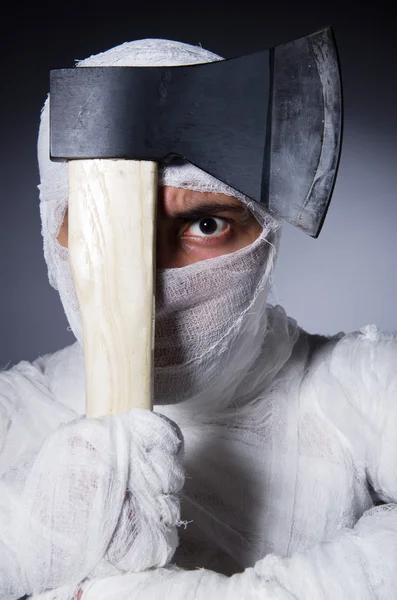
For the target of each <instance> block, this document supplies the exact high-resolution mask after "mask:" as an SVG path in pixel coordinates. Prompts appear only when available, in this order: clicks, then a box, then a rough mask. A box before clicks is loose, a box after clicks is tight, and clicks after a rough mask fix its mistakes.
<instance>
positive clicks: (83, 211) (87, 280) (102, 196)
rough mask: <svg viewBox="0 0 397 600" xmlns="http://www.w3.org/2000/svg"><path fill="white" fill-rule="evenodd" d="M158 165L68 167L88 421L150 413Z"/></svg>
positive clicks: (81, 163) (81, 164)
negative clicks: (139, 410) (137, 411)
mask: <svg viewBox="0 0 397 600" xmlns="http://www.w3.org/2000/svg"><path fill="white" fill-rule="evenodd" d="M156 199H157V164H156V163H154V162H149V161H132V160H112V159H105V160H104V159H97V160H72V161H70V162H69V258H70V263H71V268H72V274H73V279H74V283H75V287H76V292H77V297H78V301H79V307H80V314H81V319H82V326H83V341H84V358H85V375H86V402H87V416H88V417H98V416H101V415H106V414H114V413H119V412H125V411H128V410H129V409H131V408H135V407H136V408H138V407H139V408H147V409H150V408H151V407H152V386H153V378H152V370H153V368H152V365H153V338H154V322H153V321H154V319H153V311H154V289H155V288H154V278H155V227H156Z"/></svg>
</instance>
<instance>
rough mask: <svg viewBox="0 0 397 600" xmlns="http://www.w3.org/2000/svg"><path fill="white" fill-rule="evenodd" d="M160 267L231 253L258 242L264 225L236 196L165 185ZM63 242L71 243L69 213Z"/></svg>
mask: <svg viewBox="0 0 397 600" xmlns="http://www.w3.org/2000/svg"><path fill="white" fill-rule="evenodd" d="M157 223H158V226H157V266H158V267H159V268H178V267H185V266H187V265H191V264H194V263H196V262H199V261H201V260H206V259H208V258H215V257H217V256H222V255H223V254H230V253H231V252H235V251H236V250H240V249H241V248H244V247H245V246H248V245H249V244H251V243H252V242H254V241H255V240H256V239H257V237H258V236H259V234H260V232H261V230H262V227H261V225H260V224H259V222H258V221H257V220H256V219H255V217H254V216H253V215H252V213H251V212H250V211H249V210H248V208H247V207H246V206H245V205H244V204H243V203H242V202H240V200H238V199H237V198H234V197H233V196H227V195H226V194H215V193H209V192H199V191H193V190H188V189H180V188H175V187H171V186H164V187H162V188H160V190H159V198H158V217H157ZM58 241H59V243H60V244H61V245H62V246H64V247H65V248H66V247H67V246H68V214H67V212H66V214H65V218H64V220H63V223H62V226H61V229H60V232H59V235H58Z"/></svg>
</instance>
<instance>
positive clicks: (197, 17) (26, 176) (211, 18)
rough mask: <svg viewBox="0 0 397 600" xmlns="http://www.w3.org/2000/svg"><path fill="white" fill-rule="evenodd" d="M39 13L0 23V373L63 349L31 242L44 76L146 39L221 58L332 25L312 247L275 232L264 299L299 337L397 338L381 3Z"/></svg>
mask: <svg viewBox="0 0 397 600" xmlns="http://www.w3.org/2000/svg"><path fill="white" fill-rule="evenodd" d="M257 4H258V6H257ZM259 4H260V7H259ZM272 4H273V5H272ZM49 6H50V5H48V6H47V5H46V4H44V3H43V4H37V3H36V5H35V11H34V12H33V11H32V13H31V14H30V13H28V12H26V11H25V12H22V10H23V8H22V7H23V5H21V4H19V3H18V7H19V14H18V13H17V12H16V11H15V12H14V14H12V10H13V9H12V6H11V7H10V6H9V5H8V10H9V11H11V14H10V13H8V16H7V17H6V16H5V15H6V13H3V15H2V19H1V22H0V30H1V36H0V44H1V56H2V66H1V103H2V107H1V111H0V115H1V121H0V122H1V130H0V131H1V136H0V153H1V162H0V165H1V169H0V190H1V197H0V203H1V204H0V205H1V212H0V276H1V279H0V286H1V295H0V315H1V316H0V367H4V366H6V365H11V364H14V363H16V362H18V361H20V360H22V359H26V360H33V359H35V358H36V357H37V356H38V355H40V354H45V353H47V352H53V351H55V350H57V349H59V348H61V347H63V346H65V345H67V344H69V343H72V342H73V341H74V337H73V335H72V334H71V333H70V332H69V331H68V330H67V326H68V325H67V321H66V318H65V316H64V313H63V309H62V306H61V304H60V301H59V298H58V294H57V292H55V291H54V290H52V288H50V286H49V284H48V281H47V274H46V267H45V263H44V259H43V255H42V242H41V235H40V220H39V209H38V191H37V187H36V186H37V184H38V171H37V164H36V137H37V130H38V122H39V113H40V109H41V106H42V104H43V102H44V100H45V97H46V94H47V91H48V72H49V70H50V69H51V68H58V67H71V66H73V64H74V59H82V58H85V57H86V56H88V55H91V54H96V53H97V52H99V51H102V50H105V49H107V48H109V47H111V46H114V45H116V44H119V43H122V42H123V41H127V40H132V39H137V38H144V37H164V38H170V39H178V40H180V41H184V42H188V43H193V44H202V45H203V46H204V47H207V48H208V49H210V50H212V51H214V52H217V53H219V54H221V55H223V56H225V57H233V56H237V55H240V54H246V53H250V52H255V51H259V50H262V49H264V48H267V47H270V46H274V45H277V44H280V43H283V42H286V41H289V40H291V39H294V38H297V37H300V36H302V35H306V34H308V33H311V32H312V31H315V30H316V29H318V28H320V27H322V26H324V25H332V26H333V27H334V31H335V35H336V38H337V42H338V47H339V53H340V60H341V66H342V73H343V82H344V101H345V129H344V145H343V152H342V159H341V164H340V169H339V176H338V180H337V184H336V187H335V192H334V196H333V200H332V203H331V207H330V210H329V213H328V217H327V220H326V222H325V226H324V228H323V231H322V234H321V236H320V238H319V239H318V240H313V239H311V238H309V237H307V236H305V235H304V234H303V233H300V232H299V231H295V230H294V229H293V228H292V227H291V226H288V225H286V226H285V227H284V233H283V243H282V248H281V253H280V257H279V262H278V266H277V269H276V274H275V291H274V293H273V299H275V300H276V301H278V302H279V303H280V304H282V305H283V306H284V307H285V308H286V310H287V312H288V313H289V314H290V315H291V316H293V317H295V318H296V319H297V320H298V322H299V323H300V324H301V325H302V326H303V327H305V328H306V329H307V330H309V331H310V332H318V333H336V332H338V331H340V330H344V331H350V330H354V329H358V328H360V327H361V326H363V325H365V324H368V323H376V324H377V325H379V326H380V327H381V328H384V329H391V330H396V329H397V268H396V261H397V236H396V227H397V196H396V188H397V110H396V99H397V68H396V58H397V57H396V54H397V53H396V48H397V36H396V31H397V27H396V21H395V20H394V21H393V19H392V16H391V14H392V13H391V12H390V11H389V8H388V6H387V5H386V4H382V3H381V2H378V3H376V4H375V5H374V6H373V7H372V8H371V11H369V10H368V11H367V12H364V9H363V8H360V5H359V4H358V3H349V2H344V3H340V4H339V5H338V4H335V3H333V4H332V6H326V3H324V2H323V3H320V2H318V3H313V2H295V3H292V2H284V1H282V0H277V1H275V2H274V3H270V2H261V3H254V2H242V3H241V4H238V3H232V2H230V3H229V4H228V3H213V4H208V5H206V4H203V3H192V2H185V3H175V2H173V3H163V4H159V3H157V2H156V3H153V2H152V3H150V2H142V3H140V2H135V3H133V2H131V3H130V4H129V6H128V8H126V7H125V6H123V5H120V3H118V2H112V3H109V7H108V10H107V11H105V10H104V9H103V8H101V6H100V5H99V4H97V5H94V6H95V7H91V11H90V10H89V4H88V3H83V2H80V3H76V4H73V3H65V4H62V5H61V6H60V7H59V6H57V13H56V15H55V14H54V13H51V12H50V11H49Z"/></svg>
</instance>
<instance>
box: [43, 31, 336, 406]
mask: <svg viewBox="0 0 397 600" xmlns="http://www.w3.org/2000/svg"><path fill="white" fill-rule="evenodd" d="M341 131H342V99H341V83H340V70H339V62H338V57H337V50H336V44H335V41H334V37H333V33H332V30H331V28H329V27H327V28H325V29H322V30H320V31H317V32H315V33H313V34H311V35H308V36H306V37H303V38H300V39H298V40H295V41H292V42H289V43H286V44H283V45H280V46H277V47H275V48H272V49H270V50H265V51H262V52H257V53H254V54H250V55H246V56H241V57H238V58H232V59H227V60H223V61H218V62H213V63H205V64H198V65H192V66H177V67H79V68H72V69H55V70H52V71H51V73H50V155H51V159H52V160H62V161H64V160H67V161H69V162H68V167H69V257H70V263H71V268H72V273H73V278H74V283H75V287H76V292H77V297H78V301H79V306H80V313H81V318H82V325H83V338H84V356H85V372H86V398H87V416H94V417H95V416H100V415H104V414H112V413H116V412H124V411H128V410H129V409H130V408H132V407H142V408H151V406H152V388H153V340H154V289H155V287H154V280H155V227H156V198H157V165H158V163H159V162H161V161H165V160H170V159H172V158H174V157H178V158H182V159H184V160H187V161H189V162H191V163H192V164H194V165H196V166H197V167H199V168H201V169H202V170H204V171H206V172H208V173H210V174H211V175H213V176H214V177H216V178H217V179H219V180H221V181H223V182H225V183H226V184H228V185H229V186H231V187H232V188H234V189H236V190H238V191H239V192H241V193H243V194H245V195H246V196H248V197H250V198H252V199H253V200H254V201H256V202H260V203H263V204H264V205H265V206H266V208H267V209H268V210H269V211H270V212H272V213H274V214H275V215H277V216H278V217H281V218H282V219H284V220H285V221H287V222H289V223H291V224H292V225H294V226H296V227H298V228H299V229H301V230H303V231H304V232H306V233H307V234H308V235H310V236H312V237H317V236H318V235H319V233H320V230H321V227H322V224H323V222H324V218H325V215H326V212H327V208H328V205H329V202H330V198H331V195H332V191H333V187H334V182H335V177H336V173H337V167H338V163H339V157H340V147H341Z"/></svg>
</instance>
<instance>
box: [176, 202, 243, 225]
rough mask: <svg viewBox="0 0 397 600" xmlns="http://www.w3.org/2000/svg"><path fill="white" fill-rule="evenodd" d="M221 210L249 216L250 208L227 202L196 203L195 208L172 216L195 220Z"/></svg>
mask: <svg viewBox="0 0 397 600" xmlns="http://www.w3.org/2000/svg"><path fill="white" fill-rule="evenodd" d="M221 212H233V213H235V214H240V215H241V216H243V217H245V218H248V217H249V214H250V213H249V210H248V208H247V207H246V206H244V205H241V206H237V205H236V204H225V203H224V202H211V203H202V204H198V205H196V206H195V207H194V208H191V209H187V210H180V211H178V212H175V213H174V212H173V213H172V214H171V215H169V216H170V217H172V218H173V219H183V220H184V221H195V220H196V219H200V218H202V217H208V216H209V215H213V214H219V213H221Z"/></svg>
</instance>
